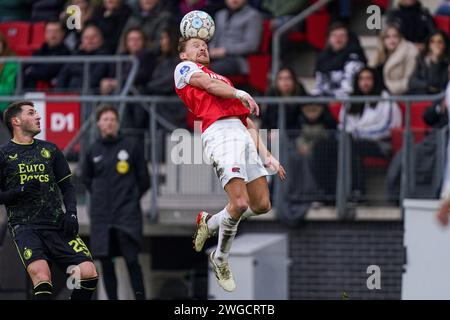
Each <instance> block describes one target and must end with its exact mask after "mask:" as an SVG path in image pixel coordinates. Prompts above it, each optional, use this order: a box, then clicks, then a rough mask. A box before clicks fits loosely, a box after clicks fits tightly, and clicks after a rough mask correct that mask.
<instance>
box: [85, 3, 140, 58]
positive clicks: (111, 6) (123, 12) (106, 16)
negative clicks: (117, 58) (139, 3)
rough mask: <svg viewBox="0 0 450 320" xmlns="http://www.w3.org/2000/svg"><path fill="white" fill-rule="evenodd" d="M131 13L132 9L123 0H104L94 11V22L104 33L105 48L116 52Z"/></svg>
mask: <svg viewBox="0 0 450 320" xmlns="http://www.w3.org/2000/svg"><path fill="white" fill-rule="evenodd" d="M130 15H131V9H130V7H128V5H127V4H125V3H123V0H103V5H102V6H101V7H100V8H98V9H97V10H95V11H94V14H93V15H92V22H94V23H96V24H97V25H98V26H99V28H100V30H101V31H102V33H103V35H104V48H105V49H106V50H107V51H108V52H110V53H116V52H117V47H118V45H119V40H120V36H121V34H122V31H123V30H124V27H125V25H126V23H127V20H128V17H129V16H130Z"/></svg>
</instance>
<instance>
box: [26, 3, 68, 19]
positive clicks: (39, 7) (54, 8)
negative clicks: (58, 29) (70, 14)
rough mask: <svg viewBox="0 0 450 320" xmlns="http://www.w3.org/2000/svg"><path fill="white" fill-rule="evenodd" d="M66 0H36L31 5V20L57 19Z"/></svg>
mask: <svg viewBox="0 0 450 320" xmlns="http://www.w3.org/2000/svg"><path fill="white" fill-rule="evenodd" d="M64 3H65V1H64V0H34V1H33V5H32V7H31V21H32V22H39V21H50V20H56V19H58V17H59V13H60V12H61V10H62V9H63V7H64Z"/></svg>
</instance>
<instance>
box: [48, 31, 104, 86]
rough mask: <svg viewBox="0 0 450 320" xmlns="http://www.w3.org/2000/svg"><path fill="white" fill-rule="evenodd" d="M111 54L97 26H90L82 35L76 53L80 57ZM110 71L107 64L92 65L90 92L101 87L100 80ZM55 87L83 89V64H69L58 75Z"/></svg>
mask: <svg viewBox="0 0 450 320" xmlns="http://www.w3.org/2000/svg"><path fill="white" fill-rule="evenodd" d="M108 54H109V52H108V51H107V50H105V49H104V48H103V35H102V32H101V30H100V29H99V28H98V26H96V25H95V24H88V25H87V26H86V27H85V29H84V30H83V33H82V35H81V45H80V48H79V49H78V50H77V51H76V52H75V55H78V56H95V55H108ZM107 71H108V64H106V63H97V62H95V63H91V64H90V67H89V77H90V79H89V83H88V88H89V89H90V90H96V89H98V88H99V86H100V80H101V79H102V78H104V77H105V75H106V73H107ZM55 82H56V84H55V86H56V87H57V88H60V89H71V90H81V88H83V64H82V63H68V64H66V65H65V66H64V67H63V68H62V69H61V70H60V71H59V74H58V77H57V79H56V81H55Z"/></svg>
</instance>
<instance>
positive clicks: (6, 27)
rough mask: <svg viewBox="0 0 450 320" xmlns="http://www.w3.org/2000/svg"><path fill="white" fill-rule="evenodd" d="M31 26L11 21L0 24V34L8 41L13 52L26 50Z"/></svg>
mask: <svg viewBox="0 0 450 320" xmlns="http://www.w3.org/2000/svg"><path fill="white" fill-rule="evenodd" d="M30 30H31V25H30V23H28V22H21V21H13V22H2V23H0V32H2V33H3V34H4V35H5V36H6V39H7V40H8V45H9V46H10V48H11V49H12V50H14V51H17V50H23V49H28V42H29V40H30Z"/></svg>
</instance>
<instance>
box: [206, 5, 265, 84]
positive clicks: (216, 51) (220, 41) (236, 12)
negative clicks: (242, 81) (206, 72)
mask: <svg viewBox="0 0 450 320" xmlns="http://www.w3.org/2000/svg"><path fill="white" fill-rule="evenodd" d="M225 3H226V6H227V7H226V8H225V9H222V10H220V11H219V12H217V14H216V17H215V19H214V21H215V23H216V32H215V34H214V37H213V39H212V40H211V42H210V44H209V48H210V49H209V56H210V58H211V69H212V70H213V71H214V72H217V73H219V74H221V75H224V76H229V75H238V74H244V75H245V74H248V71H249V70H248V64H247V58H246V56H247V55H248V54H251V53H254V52H257V51H258V48H259V45H260V42H261V34H262V16H261V14H260V13H259V12H258V11H257V10H256V9H254V8H252V7H251V6H250V5H248V4H247V1H246V0H226V1H225Z"/></svg>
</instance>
